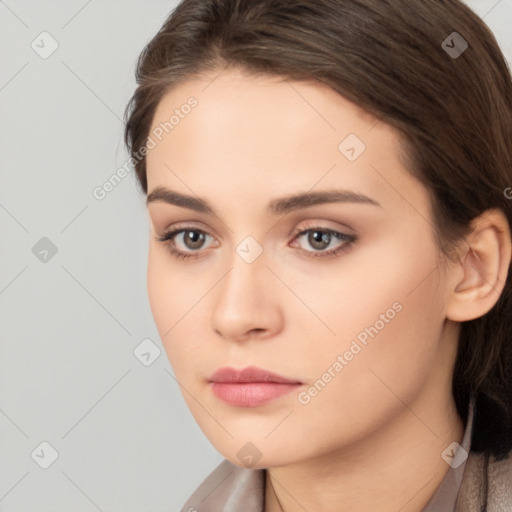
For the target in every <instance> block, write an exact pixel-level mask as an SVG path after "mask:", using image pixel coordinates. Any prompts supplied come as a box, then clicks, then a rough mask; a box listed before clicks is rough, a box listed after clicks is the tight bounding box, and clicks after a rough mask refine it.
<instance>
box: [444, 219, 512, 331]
mask: <svg viewBox="0 0 512 512" xmlns="http://www.w3.org/2000/svg"><path fill="white" fill-rule="evenodd" d="M472 227H473V230H472V231H471V233H470V234H469V235H468V236H467V237H466V239H465V242H466V243H465V244H464V247H465V249H464V251H463V253H462V255H461V257H460V259H459V260H458V261H457V262H456V263H453V265H452V266H451V268H450V270H449V274H448V284H449V286H450V288H449V290H448V292H449V296H448V298H447V304H446V317H447V318H448V319H450V320H453V321H457V322H464V321H467V320H473V319H475V318H479V317H481V316H483V315H485V314H486V313H487V312H488V311H490V310H491V309H492V308H493V306H494V305H495V304H496V302H497V301H498V299H499V297H500V295H501V293H502V291H503V288H504V286H505V282H506V279H507V275H508V272H509V267H510V261H511V257H512V244H511V234H510V227H509V225H508V222H507V218H506V217H505V215H504V213H503V212H502V210H500V209H492V210H487V211H486V212H484V213H483V214H482V215H480V216H479V217H477V218H476V219H474V220H473V222H472Z"/></svg>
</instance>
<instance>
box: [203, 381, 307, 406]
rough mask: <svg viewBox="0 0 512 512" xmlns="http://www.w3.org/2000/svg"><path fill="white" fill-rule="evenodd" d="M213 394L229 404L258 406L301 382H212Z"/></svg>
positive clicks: (295, 387) (284, 393) (292, 388)
mask: <svg viewBox="0 0 512 512" xmlns="http://www.w3.org/2000/svg"><path fill="white" fill-rule="evenodd" d="M211 386H212V391H213V394H214V395H215V396H217V397H218V398H220V399H221V400H224V402H227V403H228V404H230V405H235V406H238V407H258V405H262V404H265V403H267V402H270V401H271V400H274V399H275V398H278V397H280V396H283V395H286V394H288V393H291V392H292V391H294V390H295V389H297V388H298V387H300V386H301V384H280V383H277V382H243V383H241V382H234V383H232V382H212V383H211Z"/></svg>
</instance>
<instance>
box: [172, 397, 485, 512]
mask: <svg viewBox="0 0 512 512" xmlns="http://www.w3.org/2000/svg"><path fill="white" fill-rule="evenodd" d="M474 409H475V404H474V399H471V400H470V403H469V410H468V419H467V423H466V428H465V431H464V436H463V439H462V444H461V445H458V444H457V443H453V445H449V446H448V447H447V448H446V450H445V451H444V452H443V454H442V457H443V458H444V460H445V461H446V463H447V464H448V465H449V466H450V469H449V470H448V472H447V473H446V475H445V477H444V479H443V481H442V482H441V484H440V485H439V487H438V488H437V490H436V492H435V493H434V495H433V496H432V498H431V499H430V501H429V502H428V504H427V505H426V507H425V508H424V509H423V511H422V512H453V511H454V510H455V503H456V501H457V495H458V494H459V489H460V487H461V484H462V480H463V475H464V468H465V466H466V461H467V458H468V454H469V452H470V445H471V432H472V425H473V415H474ZM265 480H266V469H249V468H242V467H239V466H237V465H235V464H232V463H231V462H230V461H228V460H227V459H224V460H223V461H222V462H221V463H220V464H219V465H218V466H217V467H216V468H215V469H214V470H213V471H212V472H211V473H210V474H209V475H208V476H207V477H206V479H205V480H204V481H203V482H202V483H201V484H200V485H199V487H198V488H197V489H196V490H195V491H194V493H193V494H192V495H191V496H190V497H189V499H188V500H187V501H186V503H185V505H184V506H183V507H182V509H181V512H213V511H215V512H240V511H244V512H264V507H265Z"/></svg>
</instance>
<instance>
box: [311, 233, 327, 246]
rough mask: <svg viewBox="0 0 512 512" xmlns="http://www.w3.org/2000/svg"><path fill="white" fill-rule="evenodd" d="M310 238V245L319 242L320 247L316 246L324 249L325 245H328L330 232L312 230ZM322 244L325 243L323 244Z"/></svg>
mask: <svg viewBox="0 0 512 512" xmlns="http://www.w3.org/2000/svg"><path fill="white" fill-rule="evenodd" d="M310 238H311V239H312V243H311V245H312V246H313V247H316V246H317V245H316V244H318V243H319V244H320V247H317V248H320V249H324V248H325V247H326V246H327V245H329V238H330V234H329V233H325V232H323V231H312V232H311V234H310ZM310 242H311V240H310ZM324 244H326V245H324Z"/></svg>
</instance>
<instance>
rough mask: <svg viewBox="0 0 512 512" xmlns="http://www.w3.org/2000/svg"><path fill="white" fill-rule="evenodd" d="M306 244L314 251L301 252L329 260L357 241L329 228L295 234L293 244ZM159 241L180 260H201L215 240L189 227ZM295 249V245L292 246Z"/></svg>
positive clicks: (159, 237)
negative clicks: (202, 250)
mask: <svg viewBox="0 0 512 512" xmlns="http://www.w3.org/2000/svg"><path fill="white" fill-rule="evenodd" d="M305 235H307V237H306V238H305V240H306V242H307V243H308V244H309V246H310V247H313V250H312V251H311V250H307V249H303V248H300V251H301V252H303V253H305V254H306V255H307V256H308V257H313V258H328V257H334V256H336V255H337V254H338V253H340V252H342V251H345V250H348V249H349V247H350V246H351V245H352V244H353V243H354V242H355V241H356V239H357V238H356V237H355V236H354V235H348V234H346V233H341V232H339V231H335V230H333V229H329V228H322V227H311V228H308V229H303V230H300V231H298V232H296V233H295V236H294V239H293V242H294V243H295V242H296V241H297V240H300V239H301V238H303V237H305ZM155 238H156V240H157V241H159V242H161V243H163V244H164V245H165V246H166V247H167V248H168V250H169V252H170V253H171V254H172V255H173V256H174V257H176V258H178V259H187V258H199V257H201V256H200V250H201V249H203V248H204V244H205V241H206V240H207V238H213V237H212V236H211V235H209V234H208V233H207V232H206V231H203V230H201V229H197V228H193V227H191V226H189V227H181V228H176V229H173V230H170V231H167V232H165V233H163V234H162V235H160V236H156V237H155ZM333 242H334V243H335V244H336V242H337V243H338V245H337V246H336V247H335V248H334V249H330V250H328V251H326V250H325V249H327V248H328V247H329V246H331V244H332V243H333ZM292 247H294V245H292Z"/></svg>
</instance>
